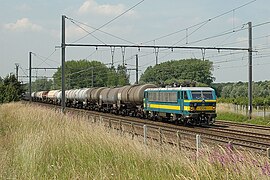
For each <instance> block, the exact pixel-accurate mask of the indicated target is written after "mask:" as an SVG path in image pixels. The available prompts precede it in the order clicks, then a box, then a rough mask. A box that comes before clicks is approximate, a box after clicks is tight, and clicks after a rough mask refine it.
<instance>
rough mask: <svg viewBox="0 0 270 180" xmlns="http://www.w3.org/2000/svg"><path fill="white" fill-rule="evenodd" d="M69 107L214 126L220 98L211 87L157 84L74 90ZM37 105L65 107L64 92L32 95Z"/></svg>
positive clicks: (68, 101)
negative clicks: (217, 100)
mask: <svg viewBox="0 0 270 180" xmlns="http://www.w3.org/2000/svg"><path fill="white" fill-rule="evenodd" d="M65 95H66V106H67V107H74V108H83V109H87V110H95V111H100V112H107V113H113V114H118V115H122V116H133V117H140V118H145V119H152V120H163V121H172V122H175V123H177V124H178V123H182V124H184V125H187V124H192V125H210V124H213V123H214V122H215V118H216V94H215V91H214V89H212V88H210V87H169V88H157V87H156V86H155V85H154V84H145V85H127V86H123V87H116V88H108V87H95V88H82V89H71V90H67V91H66V92H65ZM31 97H32V100H33V101H37V102H44V103H51V104H55V105H60V104H61V97H62V92H61V91H60V90H51V91H39V92H33V93H32V94H31Z"/></svg>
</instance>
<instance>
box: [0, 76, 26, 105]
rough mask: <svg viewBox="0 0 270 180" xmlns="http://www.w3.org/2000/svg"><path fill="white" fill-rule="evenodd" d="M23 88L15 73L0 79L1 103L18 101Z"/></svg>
mask: <svg viewBox="0 0 270 180" xmlns="http://www.w3.org/2000/svg"><path fill="white" fill-rule="evenodd" d="M22 93H23V88H22V86H21V83H20V82H19V81H18V80H17V78H16V77H15V75H13V74H11V75H8V76H6V77H5V78H4V79H2V78H1V80H0V103H5V102H11V101H18V100H19V99H20V96H21V94H22Z"/></svg>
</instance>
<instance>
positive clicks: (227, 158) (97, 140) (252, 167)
mask: <svg viewBox="0 0 270 180" xmlns="http://www.w3.org/2000/svg"><path fill="white" fill-rule="evenodd" d="M117 134H118V133H117V132H115V131H112V130H111V131H109V130H108V129H106V128H104V127H103V126H98V125H96V124H92V123H90V122H87V119H85V118H78V117H76V116H73V115H71V114H69V115H67V116H64V115H62V114H61V113H59V112H56V111H54V110H50V109H46V108H44V107H37V106H31V105H24V104H21V103H10V104H4V105H1V106H0V179H270V164H269V160H268V159H267V158H266V157H262V156H258V155H255V154H250V153H240V152H235V151H231V150H229V149H226V148H225V149H222V148H218V149H204V150H202V151H201V152H200V156H199V158H198V159H196V154H195V152H190V151H187V150H181V151H179V150H178V149H177V148H174V147H171V146H165V145H164V146H163V147H162V149H160V148H154V147H151V146H147V147H146V146H144V145H143V144H141V143H140V142H139V141H138V140H137V139H136V138H135V140H131V138H130V137H129V136H128V135H127V136H119V135H117Z"/></svg>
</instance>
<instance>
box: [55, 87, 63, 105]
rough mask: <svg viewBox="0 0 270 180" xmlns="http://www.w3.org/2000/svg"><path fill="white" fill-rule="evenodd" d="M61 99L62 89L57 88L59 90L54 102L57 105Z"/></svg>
mask: <svg viewBox="0 0 270 180" xmlns="http://www.w3.org/2000/svg"><path fill="white" fill-rule="evenodd" d="M61 100H62V91H60V90H59V92H57V93H56V103H57V104H58V105H60V104H61Z"/></svg>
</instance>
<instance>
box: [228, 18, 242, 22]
mask: <svg viewBox="0 0 270 180" xmlns="http://www.w3.org/2000/svg"><path fill="white" fill-rule="evenodd" d="M227 23H228V24H239V23H241V19H239V18H236V17H231V18H229V19H227Z"/></svg>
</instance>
